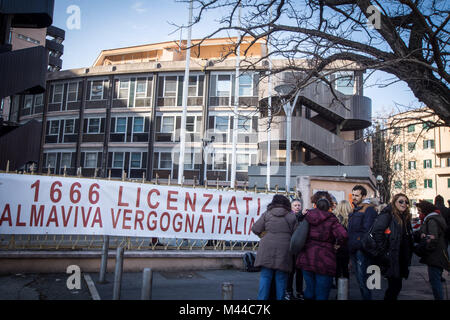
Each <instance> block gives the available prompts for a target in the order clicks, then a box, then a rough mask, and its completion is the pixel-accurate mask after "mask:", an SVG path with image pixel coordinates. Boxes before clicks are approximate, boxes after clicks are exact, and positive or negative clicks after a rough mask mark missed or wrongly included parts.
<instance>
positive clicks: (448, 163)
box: [447, 158, 450, 167]
mask: <svg viewBox="0 0 450 320" xmlns="http://www.w3.org/2000/svg"><path fill="white" fill-rule="evenodd" d="M447 167H450V158H447Z"/></svg>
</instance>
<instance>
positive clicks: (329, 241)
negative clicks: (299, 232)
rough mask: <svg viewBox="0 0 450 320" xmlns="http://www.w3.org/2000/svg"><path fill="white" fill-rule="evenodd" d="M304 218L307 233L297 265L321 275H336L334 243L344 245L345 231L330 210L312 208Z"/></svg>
mask: <svg viewBox="0 0 450 320" xmlns="http://www.w3.org/2000/svg"><path fill="white" fill-rule="evenodd" d="M305 219H306V220H307V221H308V223H309V233H308V238H307V239H306V242H305V246H304V247H303V249H302V251H300V253H299V255H298V258H297V267H298V268H300V269H302V270H306V271H311V272H314V273H317V274H321V275H328V276H335V275H336V252H335V249H334V245H335V244H338V245H344V244H345V241H346V240H347V231H345V228H344V227H343V226H342V225H341V224H340V223H339V220H338V219H337V218H336V216H335V215H334V214H333V213H331V212H325V211H321V210H319V209H317V208H316V209H313V210H310V211H308V213H307V214H306V216H305Z"/></svg>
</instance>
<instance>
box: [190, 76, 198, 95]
mask: <svg viewBox="0 0 450 320" xmlns="http://www.w3.org/2000/svg"><path fill="white" fill-rule="evenodd" d="M188 96H189V97H196V96H198V90H197V76H190V77H189V85H188Z"/></svg>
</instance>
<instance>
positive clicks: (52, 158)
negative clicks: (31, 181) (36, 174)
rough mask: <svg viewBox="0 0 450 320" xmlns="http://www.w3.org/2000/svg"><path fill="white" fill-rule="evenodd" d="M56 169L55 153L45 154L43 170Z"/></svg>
mask: <svg viewBox="0 0 450 320" xmlns="http://www.w3.org/2000/svg"><path fill="white" fill-rule="evenodd" d="M48 167H50V168H56V153H47V161H46V163H45V168H48Z"/></svg>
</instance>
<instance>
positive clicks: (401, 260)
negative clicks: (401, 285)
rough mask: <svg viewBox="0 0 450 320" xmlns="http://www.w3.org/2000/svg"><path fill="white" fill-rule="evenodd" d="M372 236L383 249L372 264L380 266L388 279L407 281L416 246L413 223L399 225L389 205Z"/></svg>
mask: <svg viewBox="0 0 450 320" xmlns="http://www.w3.org/2000/svg"><path fill="white" fill-rule="evenodd" d="M388 228H389V229H388ZM372 235H373V237H374V239H375V242H376V243H377V246H378V247H379V248H383V250H382V253H381V255H380V256H379V257H376V258H375V259H374V261H372V262H373V263H374V264H377V265H379V266H380V268H381V271H382V273H383V275H385V276H386V277H388V278H400V277H402V278H405V279H407V278H408V275H409V266H410V265H411V258H412V254H413V244H414V238H413V231H412V226H411V223H408V222H406V221H405V223H404V227H403V226H402V225H401V224H399V223H398V222H397V220H396V219H395V218H394V217H393V214H392V207H391V205H388V206H387V207H386V208H384V209H383V210H382V211H381V212H380V214H379V216H378V217H377V219H376V220H375V222H374V224H373V229H372ZM402 241H403V246H402Z"/></svg>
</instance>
